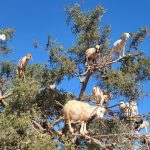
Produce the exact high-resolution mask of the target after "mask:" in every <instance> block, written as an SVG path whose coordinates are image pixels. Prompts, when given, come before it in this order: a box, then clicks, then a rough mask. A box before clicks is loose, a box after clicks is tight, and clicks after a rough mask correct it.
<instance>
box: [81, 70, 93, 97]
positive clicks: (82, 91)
mask: <svg viewBox="0 0 150 150" xmlns="http://www.w3.org/2000/svg"><path fill="white" fill-rule="evenodd" d="M91 75H92V72H90V73H89V74H88V75H87V76H86V79H85V81H84V82H83V83H82V88H81V91H80V95H79V99H81V97H82V96H83V93H84V91H85V89H86V86H87V83H88V81H89V79H90V77H91Z"/></svg>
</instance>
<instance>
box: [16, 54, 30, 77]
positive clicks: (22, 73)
mask: <svg viewBox="0 0 150 150" xmlns="http://www.w3.org/2000/svg"><path fill="white" fill-rule="evenodd" d="M31 58H32V55H31V54H27V55H26V56H24V57H22V58H21V59H20V60H19V63H18V74H19V77H20V78H21V77H23V78H25V68H26V66H27V63H28V61H29V60H30V59H31Z"/></svg>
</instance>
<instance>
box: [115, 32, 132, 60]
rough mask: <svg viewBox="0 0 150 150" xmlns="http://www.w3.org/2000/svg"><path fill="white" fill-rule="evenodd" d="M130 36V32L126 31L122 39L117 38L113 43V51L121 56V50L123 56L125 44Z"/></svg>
mask: <svg viewBox="0 0 150 150" xmlns="http://www.w3.org/2000/svg"><path fill="white" fill-rule="evenodd" d="M129 37H130V34H129V33H124V34H123V35H122V37H121V39H119V40H117V41H116V42H115V43H114V45H113V53H114V54H115V55H117V57H120V58H121V55H120V52H121V51H123V56H124V55H125V46H126V41H127V39H128V38H129Z"/></svg>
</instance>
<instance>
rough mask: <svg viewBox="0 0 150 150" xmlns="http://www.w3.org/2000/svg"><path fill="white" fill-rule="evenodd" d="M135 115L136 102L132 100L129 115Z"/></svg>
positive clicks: (136, 111)
mask: <svg viewBox="0 0 150 150" xmlns="http://www.w3.org/2000/svg"><path fill="white" fill-rule="evenodd" d="M136 115H138V107H137V103H136V102H135V101H132V102H131V103H130V117H134V116H136Z"/></svg>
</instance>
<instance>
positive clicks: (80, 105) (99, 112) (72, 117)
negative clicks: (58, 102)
mask: <svg viewBox="0 0 150 150" xmlns="http://www.w3.org/2000/svg"><path fill="white" fill-rule="evenodd" d="M63 113H64V118H65V123H67V124H68V125H69V131H70V132H71V133H73V132H74V129H73V128H72V126H71V123H73V124H74V123H78V122H79V123H80V124H81V128H80V134H82V135H85V134H87V133H88V131H87V130H86V124H87V122H88V120H90V119H91V118H92V117H99V118H103V116H104V114H105V113H106V109H105V108H104V107H101V106H91V105H89V104H87V103H85V102H80V101H77V100H71V101H68V102H67V103H66V104H65V106H64V111H63Z"/></svg>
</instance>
